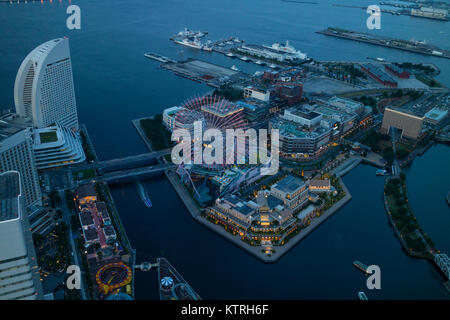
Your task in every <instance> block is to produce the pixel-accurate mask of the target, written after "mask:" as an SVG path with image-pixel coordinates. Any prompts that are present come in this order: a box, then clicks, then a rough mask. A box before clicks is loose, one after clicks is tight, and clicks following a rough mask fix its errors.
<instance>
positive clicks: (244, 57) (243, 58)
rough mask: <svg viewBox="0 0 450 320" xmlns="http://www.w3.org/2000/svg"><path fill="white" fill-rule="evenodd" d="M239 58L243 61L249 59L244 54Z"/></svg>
mask: <svg viewBox="0 0 450 320" xmlns="http://www.w3.org/2000/svg"><path fill="white" fill-rule="evenodd" d="M239 59H241V60H242V61H245V62H247V61H250V59H249V58H247V57H246V56H242V57H240V58H239Z"/></svg>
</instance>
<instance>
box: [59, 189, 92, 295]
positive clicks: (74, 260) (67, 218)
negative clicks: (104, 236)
mask: <svg viewBox="0 0 450 320" xmlns="http://www.w3.org/2000/svg"><path fill="white" fill-rule="evenodd" d="M58 194H59V197H60V199H61V206H60V209H61V211H62V212H63V219H64V221H65V222H66V224H67V227H68V229H69V243H70V248H71V252H72V253H73V255H71V258H70V260H71V263H72V264H74V265H77V266H79V267H80V270H81V274H82V275H83V274H84V272H83V270H82V268H83V266H82V265H81V263H80V261H81V258H80V256H79V252H78V250H77V246H76V244H75V242H74V240H73V233H72V220H71V212H70V209H69V207H68V206H67V202H66V195H65V194H64V191H59V192H58ZM80 293H81V298H82V299H83V300H88V299H87V294H86V284H85V282H84V277H83V276H82V277H81V289H80Z"/></svg>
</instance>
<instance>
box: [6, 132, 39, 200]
mask: <svg viewBox="0 0 450 320" xmlns="http://www.w3.org/2000/svg"><path fill="white" fill-rule="evenodd" d="M10 170H14V171H18V172H19V173H20V177H21V185H22V196H23V198H24V203H25V205H26V206H29V205H32V204H36V205H42V197H41V189H40V185H39V177H38V173H37V167H36V160H35V156H34V151H33V141H32V130H31V128H26V129H21V130H20V131H17V132H15V133H13V134H11V135H10V136H8V137H6V138H4V139H2V138H0V172H5V171H10Z"/></svg>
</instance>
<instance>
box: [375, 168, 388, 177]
mask: <svg viewBox="0 0 450 320" xmlns="http://www.w3.org/2000/svg"><path fill="white" fill-rule="evenodd" d="M386 172H387V171H386V170H384V169H378V170H377V171H376V173H375V174H376V175H377V176H384V175H386Z"/></svg>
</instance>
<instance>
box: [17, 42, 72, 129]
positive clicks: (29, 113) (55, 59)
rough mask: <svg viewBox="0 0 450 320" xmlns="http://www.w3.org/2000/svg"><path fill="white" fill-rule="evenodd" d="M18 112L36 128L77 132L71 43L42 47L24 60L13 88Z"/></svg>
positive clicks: (45, 44)
mask: <svg viewBox="0 0 450 320" xmlns="http://www.w3.org/2000/svg"><path fill="white" fill-rule="evenodd" d="M14 102H15V105H16V112H17V114H18V115H20V116H22V117H28V118H29V119H31V120H32V121H33V125H34V126H35V127H37V128H44V127H48V126H51V125H54V124H60V125H62V126H65V127H67V128H69V129H71V130H74V131H75V130H78V116H77V105H76V100H75V90H74V85H73V76H72V64H71V59H70V49H69V39H67V38H59V39H55V40H50V41H48V42H46V43H44V44H41V45H40V46H38V47H37V48H36V49H34V50H33V51H31V52H30V53H29V54H28V55H27V56H26V58H25V60H23V62H22V64H21V66H20V68H19V71H18V73H17V77H16V82H15V85H14Z"/></svg>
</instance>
